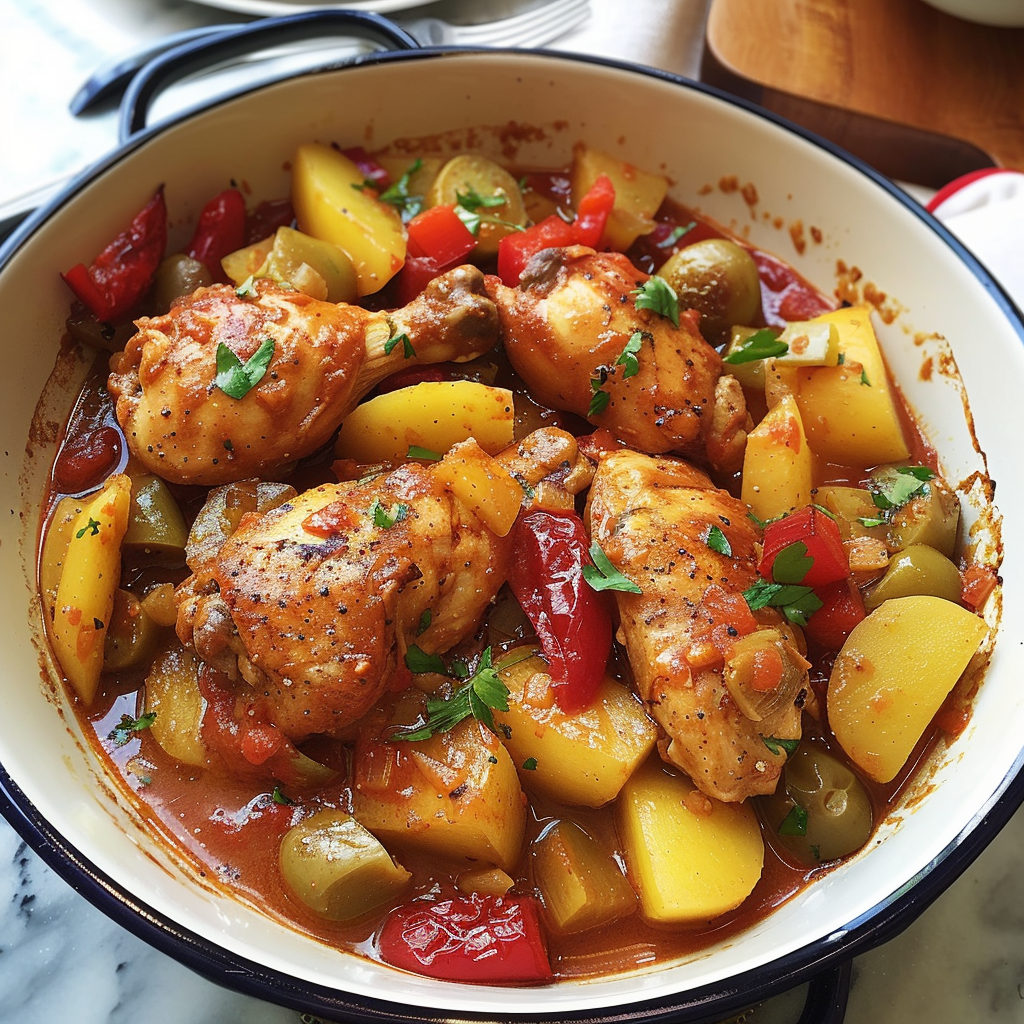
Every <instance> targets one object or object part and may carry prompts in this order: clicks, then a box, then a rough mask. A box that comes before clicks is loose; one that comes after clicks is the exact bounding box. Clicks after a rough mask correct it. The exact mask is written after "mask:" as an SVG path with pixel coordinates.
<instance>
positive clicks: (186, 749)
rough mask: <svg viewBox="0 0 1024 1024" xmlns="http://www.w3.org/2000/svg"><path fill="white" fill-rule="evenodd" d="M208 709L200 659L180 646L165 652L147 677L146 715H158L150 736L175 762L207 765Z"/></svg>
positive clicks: (195, 765)
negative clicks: (205, 732) (204, 727)
mask: <svg viewBox="0 0 1024 1024" xmlns="http://www.w3.org/2000/svg"><path fill="white" fill-rule="evenodd" d="M205 709H206V701H205V700H204V699H203V695H202V694H201V693H200V692H199V657H198V655H197V654H196V653H195V651H193V650H191V649H188V648H183V647H178V646H174V647H171V648H169V649H168V650H166V651H164V652H163V653H162V654H161V655H159V657H157V659H156V661H154V662H153V666H152V668H150V670H149V674H148V675H147V676H146V689H145V713H146V714H155V715H156V717H155V718H154V719H153V724H152V725H151V726H150V727H149V732H150V735H151V736H152V737H153V739H155V740H156V741H157V743H159V744H160V746H161V747H163V749H164V750H165V751H166V752H167V753H168V754H170V756H171V757H173V758H174V759H175V761H180V762H181V763H182V764H190V765H193V766H194V767H196V768H202V767H203V766H204V765H205V764H206V744H204V743H203V737H202V733H201V732H200V727H201V725H202V721H203V712H204V711H205Z"/></svg>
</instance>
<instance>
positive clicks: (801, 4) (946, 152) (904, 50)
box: [701, 0, 1024, 188]
mask: <svg viewBox="0 0 1024 1024" xmlns="http://www.w3.org/2000/svg"><path fill="white" fill-rule="evenodd" d="M701 77H702V79H704V80H705V81H707V82H710V83H711V84H714V85H719V86H721V87H722V88H725V89H728V90H729V91H731V92H734V93H736V94H738V95H741V96H745V97H747V98H748V99H752V100H754V101H755V102H756V103H759V104H760V105H762V106H764V107H767V108H768V109H769V110H774V111H775V112H777V113H780V114H782V115H784V116H786V117H789V118H790V119H792V120H794V121H797V122H798V123H800V124H803V125H805V126H806V127H808V128H812V129H813V130H815V131H817V132H819V133H820V134H822V135H825V136H826V137H827V138H831V139H832V140H833V141H835V142H838V143H839V144H840V145H843V146H845V148H847V149H850V150H852V151H853V152H855V153H857V154H858V155H859V156H862V157H863V158H864V159H866V160H868V162H870V163H872V164H874V165H875V166H876V167H878V168H879V169H880V170H882V171H883V172H884V173H886V174H889V175H891V176H892V177H896V178H901V179H902V180H906V181H913V182H917V183H919V184H923V185H929V186H931V187H933V188H938V187H940V186H941V185H943V184H945V183H946V182H948V181H950V180H951V179H952V178H954V177H957V176H958V175H959V174H963V173H967V172H968V171H971V170H976V169H978V168H980V167H986V166H994V165H995V166H1004V167H1011V168H1014V169H1016V170H1021V171H1024V28H1020V29H1007V28H992V27H989V26H984V25H975V24H972V23H970V22H967V21H962V20H960V19H958V18H954V17H952V16H950V15H947V14H944V13H942V12H941V11H937V10H935V9H934V8H933V7H930V6H929V5H927V4H925V3H923V2H922V0H712V3H711V7H710V9H709V12H708V22H707V29H706V37H705V47H704V55H703V59H702V68H701Z"/></svg>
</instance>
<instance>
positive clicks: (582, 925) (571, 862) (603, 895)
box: [533, 821, 636, 933]
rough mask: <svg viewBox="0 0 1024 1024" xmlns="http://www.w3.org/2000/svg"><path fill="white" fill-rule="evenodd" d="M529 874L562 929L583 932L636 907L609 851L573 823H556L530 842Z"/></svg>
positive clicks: (627, 883)
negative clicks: (532, 845)
mask: <svg viewBox="0 0 1024 1024" xmlns="http://www.w3.org/2000/svg"><path fill="white" fill-rule="evenodd" d="M533 877H534V880H535V881H536V883H537V886H538V888H539V889H540V894H541V899H542V900H543V902H544V909H545V910H546V911H547V915H548V919H549V921H550V922H551V923H552V924H553V925H554V927H555V928H556V929H557V930H558V931H560V932H564V933H572V932H582V931H587V930H588V929H590V928H596V927H597V926H598V925H603V924H609V923H610V922H612V921H616V920H618V919H619V918H620V917H626V916H628V915H629V914H632V913H633V911H635V910H636V893H635V892H633V889H632V888H631V887H630V884H629V882H627V881H626V878H625V876H624V875H623V874H622V872H621V871H620V870H619V866H618V864H617V863H616V862H615V860H614V859H613V857H612V855H611V851H610V850H607V849H605V848H604V847H603V846H602V845H601V843H599V842H598V841H597V840H596V839H593V838H591V837H590V836H589V835H587V833H586V832H584V831H583V829H582V828H580V827H579V825H577V824H575V823H574V822H572V821H557V822H555V824H554V825H552V826H550V827H549V828H546V829H545V830H544V832H543V833H542V834H541V836H540V838H539V839H538V840H537V842H536V843H535V844H534V848H533Z"/></svg>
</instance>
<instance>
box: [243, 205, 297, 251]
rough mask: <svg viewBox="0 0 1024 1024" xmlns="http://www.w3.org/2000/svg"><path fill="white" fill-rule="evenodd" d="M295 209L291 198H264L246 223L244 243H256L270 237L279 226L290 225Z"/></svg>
mask: <svg viewBox="0 0 1024 1024" xmlns="http://www.w3.org/2000/svg"><path fill="white" fill-rule="evenodd" d="M294 220H295V210H294V209H293V207H292V201H291V200H290V199H264V200H263V202H261V203H259V204H258V205H257V206H256V209H255V210H253V211H252V213H250V214H249V216H248V218H247V219H246V224H245V242H244V243H243V244H244V245H255V244H256V243H257V242H262V241H263V239H264V238H269V237H270V236H271V235H272V234H274V232H275V231H277V229H278V228H286V227H290V226H291V223H292V221H294Z"/></svg>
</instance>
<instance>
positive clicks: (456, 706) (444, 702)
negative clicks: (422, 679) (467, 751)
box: [392, 647, 508, 741]
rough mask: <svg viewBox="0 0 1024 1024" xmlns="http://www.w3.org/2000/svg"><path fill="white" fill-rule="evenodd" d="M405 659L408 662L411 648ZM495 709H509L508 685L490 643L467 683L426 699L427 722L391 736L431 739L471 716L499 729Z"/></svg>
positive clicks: (406, 738) (492, 729)
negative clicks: (494, 663) (499, 672)
mask: <svg viewBox="0 0 1024 1024" xmlns="http://www.w3.org/2000/svg"><path fill="white" fill-rule="evenodd" d="M409 650H410V651H412V650H413V648H411V647H410V648H409ZM420 653H422V652H420ZM434 657H437V655H434ZM438 660H440V658H438ZM406 663H407V664H408V652H407V653H406ZM442 664H443V662H442ZM413 671H415V669H414V670H413ZM493 711H508V687H507V686H506V685H505V684H504V683H503V682H502V681H501V677H500V676H499V675H498V672H497V669H495V667H494V665H493V664H492V662H491V648H490V647H487V648H486V649H485V650H484V652H483V654H482V655H481V656H480V661H479V663H478V664H477V667H476V671H475V672H474V673H473V674H472V675H471V676H470V677H469V678H468V679H467V680H466V682H465V683H464V685H462V686H460V687H459V688H458V689H457V690H455V691H454V692H453V693H452V694H451V695H450V696H448V697H429V698H428V699H427V720H426V723H425V724H424V725H422V726H421V727H419V728H416V729H411V730H408V731H399V732H397V733H395V735H394V736H393V737H392V738H393V739H396V740H413V741H415V740H425V739H429V738H430V737H431V736H434V735H436V734H437V733H439V732H449V731H450V730H451V729H454V728H455V726H457V725H458V724H459V723H460V722H461V721H463V719H466V718H470V717H473V718H475V719H477V720H478V721H480V722H483V724H484V725H486V726H487V728H488V729H490V730H491V731H492V732H497V728H496V726H495V724H494V715H493V713H492V712H493Z"/></svg>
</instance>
